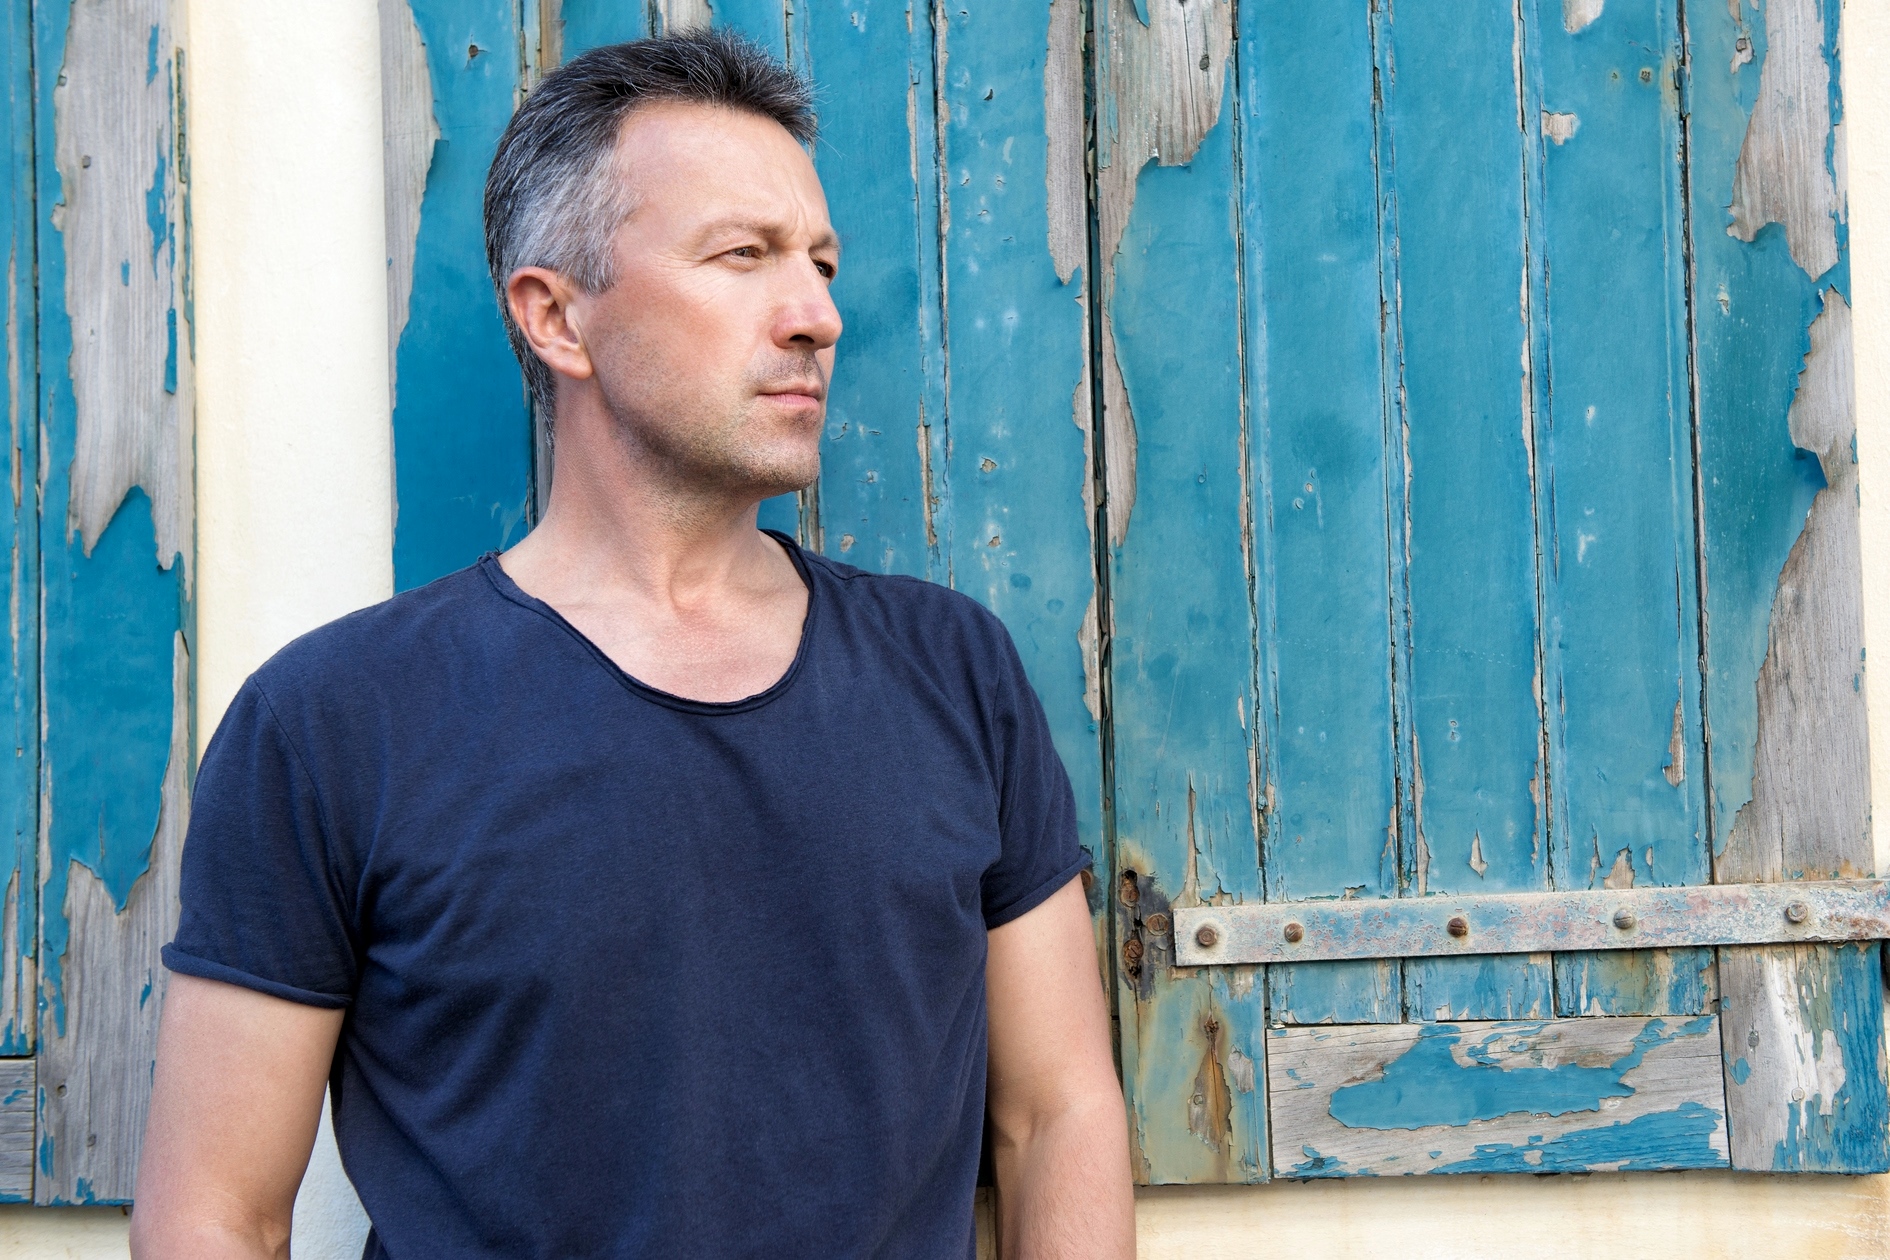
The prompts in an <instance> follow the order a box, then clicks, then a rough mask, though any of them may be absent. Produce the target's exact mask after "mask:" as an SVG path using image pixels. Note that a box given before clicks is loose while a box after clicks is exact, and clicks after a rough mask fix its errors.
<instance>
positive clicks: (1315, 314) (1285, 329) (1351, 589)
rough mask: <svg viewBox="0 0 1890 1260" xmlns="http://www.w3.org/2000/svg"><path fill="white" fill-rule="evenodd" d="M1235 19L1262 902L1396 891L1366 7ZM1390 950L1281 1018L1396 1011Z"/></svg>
mask: <svg viewBox="0 0 1890 1260" xmlns="http://www.w3.org/2000/svg"><path fill="white" fill-rule="evenodd" d="M1239 20H1240V32H1239V36H1240V100H1239V109H1240V123H1241V129H1240V145H1241V149H1240V152H1241V170H1242V175H1243V180H1242V197H1243V208H1242V219H1243V224H1244V225H1245V230H1244V232H1243V236H1242V245H1243V249H1244V257H1243V265H1244V267H1245V269H1246V276H1247V285H1246V303H1247V310H1246V329H1245V332H1246V349H1245V353H1246V361H1247V380H1246V382H1245V389H1246V396H1247V406H1248V410H1249V420H1248V425H1249V430H1250V433H1251V435H1252V436H1251V449H1250V451H1249V458H1250V460H1251V461H1252V467H1251V469H1250V471H1249V474H1248V475H1249V484H1250V485H1251V486H1252V487H1253V488H1254V496H1255V502H1254V505H1253V516H1254V538H1253V543H1252V548H1253V553H1254V554H1253V564H1254V568H1255V570H1256V580H1255V596H1256V612H1257V617H1258V620H1259V624H1260V627H1261V629H1260V634H1259V636H1258V637H1259V647H1260V651H1261V654H1262V659H1261V662H1260V671H1259V679H1260V682H1259V691H1258V693H1257V697H1256V705H1255V707H1256V710H1257V712H1256V715H1255V721H1254V738H1255V741H1256V744H1257V748H1256V756H1255V761H1256V763H1257V764H1258V765H1259V766H1260V776H1261V786H1260V787H1259V789H1258V795H1259V796H1260V799H1261V802H1262V811H1263V816H1264V819H1265V822H1264V827H1263V830H1262V833H1261V849H1262V864H1263V868H1264V870H1265V875H1266V895H1267V898H1268V900H1269V901H1282V900H1293V899H1299V898H1305V897H1314V896H1341V895H1344V896H1358V897H1373V898H1376V897H1388V896H1393V895H1395V894H1396V893H1397V891H1398V885H1399V880H1398V865H1397V837H1398V833H1399V821H1398V818H1397V796H1398V793H1397V783H1396V776H1395V769H1396V766H1395V761H1394V756H1393V744H1394V738H1393V733H1392V713H1391V694H1392V691H1391V685H1390V681H1389V668H1390V662H1391V619H1390V617H1389V615H1388V609H1389V608H1390V599H1391V591H1390V581H1391V567H1392V562H1391V556H1390V555H1389V552H1388V547H1389V540H1390V523H1389V521H1388V519H1387V513H1388V502H1387V495H1388V489H1389V486H1388V482H1387V477H1388V476H1389V475H1390V460H1389V459H1388V456H1387V453H1386V447H1387V442H1386V439H1387V432H1386V422H1387V419H1388V414H1387V396H1386V391H1385V387H1384V371H1383V350H1384V347H1383V338H1382V333H1381V329H1382V322H1381V309H1382V308H1381V303H1382V301H1383V296H1384V294H1383V289H1382V282H1383V275H1382V273H1381V251H1380V222H1379V213H1378V195H1379V187H1378V165H1377V161H1376V158H1375V153H1374V149H1373V146H1372V137H1373V133H1374V119H1373V101H1374V94H1373V90H1372V71H1373V65H1372V54H1373V50H1372V30H1371V22H1370V14H1369V6H1368V5H1367V4H1365V3H1363V2H1362V0H1359V2H1356V3H1347V4H1317V5H1305V4H1293V3H1284V2H1280V0H1268V2H1266V3H1260V4H1244V5H1242V6H1241V8H1240V15H1239ZM1400 492H1401V491H1400ZM1183 943H1184V944H1185V943H1186V942H1185V941H1184V942H1183ZM1379 958H1380V960H1379V961H1373V962H1368V963H1350V964H1339V965H1331V964H1314V965H1308V966H1287V967H1280V968H1277V969H1275V970H1272V971H1269V972H1268V973H1267V986H1268V993H1267V1001H1268V1010H1269V1012H1270V1018H1271V1019H1272V1020H1273V1021H1275V1022H1281V1023H1289V1024H1292V1023H1309V1024H1310V1023H1323V1022H1333V1021H1336V1022H1340V1023H1357V1022H1367V1021H1381V1020H1396V1019H1397V1018H1398V1017H1399V1014H1400V1012H1401V1007H1402V1003H1401V1001H1400V998H1399V992H1400V987H1401V985H1400V967H1399V964H1398V963H1397V961H1396V960H1395V959H1394V958H1389V957H1386V956H1385V955H1380V956H1379Z"/></svg>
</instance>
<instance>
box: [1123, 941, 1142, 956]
mask: <svg viewBox="0 0 1890 1260" xmlns="http://www.w3.org/2000/svg"><path fill="white" fill-rule="evenodd" d="M1122 956H1123V957H1124V958H1126V959H1128V960H1129V961H1130V962H1137V961H1139V960H1140V959H1141V957H1142V942H1140V941H1138V940H1136V939H1135V938H1134V937H1133V936H1131V937H1130V938H1129V939H1128V941H1127V942H1125V943H1124V944H1123V946H1122Z"/></svg>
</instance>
